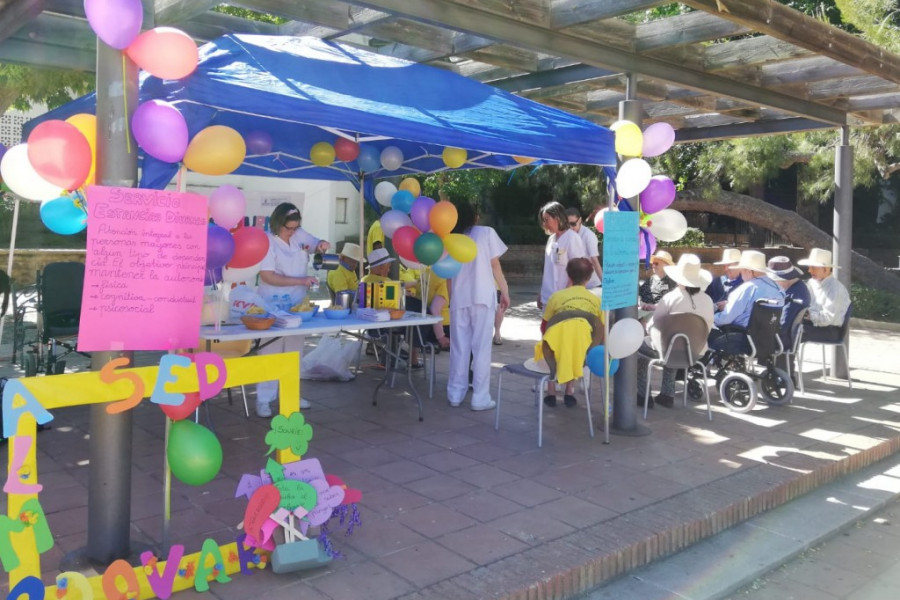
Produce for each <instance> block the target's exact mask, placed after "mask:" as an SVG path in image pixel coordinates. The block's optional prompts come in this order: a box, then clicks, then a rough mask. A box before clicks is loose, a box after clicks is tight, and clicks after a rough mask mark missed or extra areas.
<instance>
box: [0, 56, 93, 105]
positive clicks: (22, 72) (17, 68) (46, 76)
mask: <svg viewBox="0 0 900 600" xmlns="http://www.w3.org/2000/svg"><path fill="white" fill-rule="evenodd" d="M93 89H94V75H93V73H84V72H81V71H70V70H64V69H44V68H38V67H29V66H24V65H14V64H8V63H0V114H2V113H5V112H6V111H7V110H9V109H10V108H15V109H18V110H28V109H30V108H31V107H32V106H33V105H35V104H46V105H47V106H48V107H49V108H56V107H57V106H62V105H63V104H65V103H66V102H68V101H69V100H71V99H72V98H74V97H76V96H80V95H82V94H86V93H87V92H89V91H91V90H93Z"/></svg>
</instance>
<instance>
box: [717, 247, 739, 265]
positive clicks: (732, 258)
mask: <svg viewBox="0 0 900 600" xmlns="http://www.w3.org/2000/svg"><path fill="white" fill-rule="evenodd" d="M740 260H741V251H740V250H738V249H737V248H725V249H724V250H722V260H720V261H717V262H714V263H713V264H714V265H733V264H736V263H738V262H739V261H740Z"/></svg>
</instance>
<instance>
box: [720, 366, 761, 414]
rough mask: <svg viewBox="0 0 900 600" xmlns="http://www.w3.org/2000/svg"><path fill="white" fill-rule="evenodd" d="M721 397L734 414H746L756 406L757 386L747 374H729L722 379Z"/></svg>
mask: <svg viewBox="0 0 900 600" xmlns="http://www.w3.org/2000/svg"><path fill="white" fill-rule="evenodd" d="M719 395H720V396H721V397H722V402H724V403H725V404H726V405H727V406H728V408H730V409H731V410H733V411H734V412H739V413H745V412H750V411H751V410H753V407H754V406H756V385H755V384H754V383H753V379H752V378H751V377H750V376H749V375H747V374H745V373H729V374H728V375H726V376H725V377H724V378H723V379H722V385H721V386H720V387H719Z"/></svg>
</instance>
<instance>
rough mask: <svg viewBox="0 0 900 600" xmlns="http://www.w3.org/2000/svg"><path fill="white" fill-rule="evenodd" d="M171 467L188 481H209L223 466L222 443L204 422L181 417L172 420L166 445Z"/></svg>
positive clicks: (177, 474) (200, 482)
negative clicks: (195, 421)
mask: <svg viewBox="0 0 900 600" xmlns="http://www.w3.org/2000/svg"><path fill="white" fill-rule="evenodd" d="M166 458H168V460H169V468H170V469H172V475H174V476H175V477H176V478H177V479H178V480H179V481H182V482H183V483H186V484H188V485H203V484H205V483H209V482H210V481H212V480H213V478H214V477H215V476H216V475H217V474H218V473H219V469H221V468H222V444H220V443H219V440H218V438H216V436H215V434H214V433H213V432H211V431H210V430H209V429H207V428H206V427H204V426H203V425H198V424H197V423H194V422H193V421H191V420H189V419H187V420H181V421H175V422H174V423H172V429H171V430H170V431H169V443H168V445H167V446H166Z"/></svg>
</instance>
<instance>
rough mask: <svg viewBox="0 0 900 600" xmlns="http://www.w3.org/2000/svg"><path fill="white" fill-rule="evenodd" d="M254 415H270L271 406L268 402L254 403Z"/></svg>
mask: <svg viewBox="0 0 900 600" xmlns="http://www.w3.org/2000/svg"><path fill="white" fill-rule="evenodd" d="M256 416H257V417H260V418H261V419H268V418H269V417H271V416H272V407H271V406H269V403H268V402H257V403H256Z"/></svg>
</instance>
